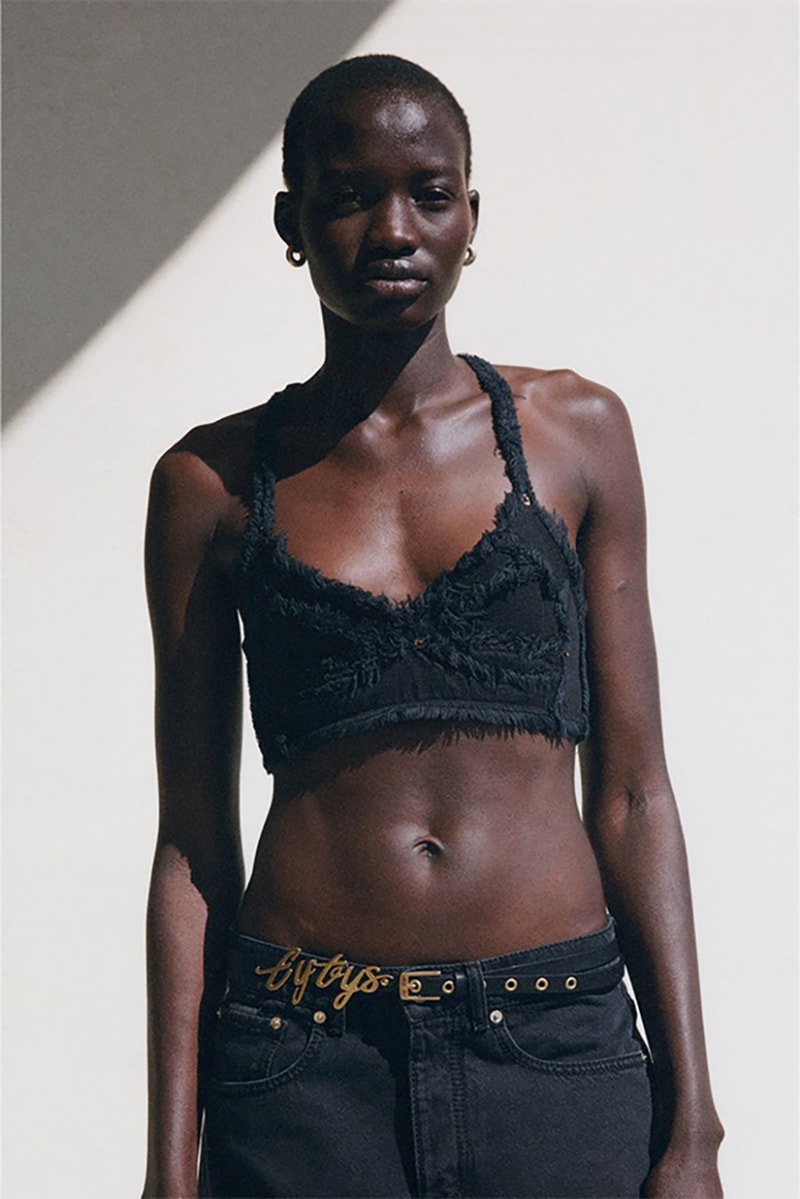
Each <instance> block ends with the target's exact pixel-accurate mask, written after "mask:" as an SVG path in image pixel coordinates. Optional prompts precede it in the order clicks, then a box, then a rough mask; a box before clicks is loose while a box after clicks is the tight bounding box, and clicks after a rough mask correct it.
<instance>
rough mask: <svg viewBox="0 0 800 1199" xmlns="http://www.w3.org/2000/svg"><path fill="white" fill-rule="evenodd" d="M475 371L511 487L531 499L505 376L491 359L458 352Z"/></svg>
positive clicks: (510, 392) (523, 452) (519, 435)
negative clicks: (483, 392) (490, 404)
mask: <svg viewBox="0 0 800 1199" xmlns="http://www.w3.org/2000/svg"><path fill="white" fill-rule="evenodd" d="M459 357H460V358H463V359H464V361H465V362H466V363H467V365H468V366H469V367H471V368H472V370H473V371H474V372H475V377H476V378H477V380H478V382H479V383H480V385H481V388H482V389H483V390H484V391H485V392H486V393H487V395H488V396H489V398H490V400H491V402H492V423H493V424H494V435H495V438H496V439H497V445H498V448H499V450H500V453H501V454H502V455H503V460H504V462H505V464H506V474H507V475H508V478H509V482H510V483H511V486H512V487H513V489H514V491H516V492H518V493H519V494H521V495H528V496H530V497H531V499H534V498H535V497H534V494H533V488H532V487H531V480H530V475H529V474H528V464H527V462H526V461H525V451H524V450H523V448H522V433H521V432H520V427H519V420H518V419H517V406H516V404H515V403H514V396H513V393H512V391H511V388H510V387H509V385H508V382H507V380H506V379H504V378H503V376H502V375H501V374H500V373H499V372H498V371H496V370H495V369H494V367H493V366H492V364H491V363H490V362H487V361H486V360H485V359H484V358H478V357H477V356H476V355H475V354H459Z"/></svg>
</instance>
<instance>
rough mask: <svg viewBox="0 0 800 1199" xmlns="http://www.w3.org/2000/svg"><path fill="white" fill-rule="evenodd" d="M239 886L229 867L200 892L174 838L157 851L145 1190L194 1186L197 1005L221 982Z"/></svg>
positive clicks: (189, 1190)
mask: <svg viewBox="0 0 800 1199" xmlns="http://www.w3.org/2000/svg"><path fill="white" fill-rule="evenodd" d="M239 890H240V880H239V877H238V872H236V871H235V872H234V877H233V878H229V879H228V884H227V886H224V887H221V888H216V889H211V890H209V889H208V888H204V890H203V892H201V890H200V887H199V886H198V885H197V880H196V879H195V878H194V877H193V872H192V869H191V867H190V865H189V863H188V862H187V860H186V858H185V857H183V855H181V854H180V853H179V851H178V850H177V849H176V848H175V847H174V846H171V845H166V846H161V847H159V848H158V849H157V851H156V856H155V861H154V865H153V874H152V880H151V887H150V901H149V905H148V916H147V957H148V1065H149V1069H148V1074H149V1112H148V1114H149V1121H148V1159H147V1176H146V1180H145V1187H144V1194H145V1195H146V1196H160V1197H162V1199H163V1197H165V1196H169V1199H177V1197H179V1196H180V1197H181V1199H184V1197H187V1199H188V1197H190V1196H194V1195H196V1194H197V1141H198V1133H199V1111H200V1101H199V1097H200V1078H201V1071H202V1054H201V1044H202V1041H203V1036H202V1030H203V1025H204V1023H205V1018H204V1009H205V1007H206V1006H207V1004H208V1002H209V1001H212V1002H213V1001H215V998H216V996H215V995H214V994H213V992H214V990H215V988H218V987H219V985H220V981H219V974H220V970H221V968H222V966H223V964H224V953H225V947H224V936H225V929H226V926H227V924H228V923H229V922H230V920H231V919H232V917H233V914H234V912H235V906H236V902H237V901H238V894H239ZM204 892H205V893H204Z"/></svg>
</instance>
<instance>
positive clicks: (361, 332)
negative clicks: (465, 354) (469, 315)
mask: <svg viewBox="0 0 800 1199" xmlns="http://www.w3.org/2000/svg"><path fill="white" fill-rule="evenodd" d="M322 311H323V323H324V326H325V361H324V363H323V365H322V368H321V370H320V371H319V373H318V375H317V382H318V383H319V385H320V386H321V388H322V389H323V390H325V391H327V392H328V394H336V395H339V396H341V397H343V398H344V397H346V403H347V406H348V408H350V411H351V412H352V413H353V415H355V416H360V417H361V418H363V417H365V416H367V415H368V414H369V413H370V412H373V411H374V410H375V409H376V408H377V407H378V406H380V407H381V408H383V409H384V410H387V411H388V410H389V409H396V410H397V411H398V412H399V411H401V410H402V411H409V410H414V409H415V408H418V407H420V406H421V405H422V404H423V403H424V402H425V400H426V398H428V397H430V396H431V395H432V394H436V393H439V394H441V392H442V391H443V390H445V389H447V388H448V387H450V386H452V385H453V384H454V383H455V381H456V379H457V377H458V375H459V365H458V362H457V360H456V359H455V357H454V356H453V351H452V350H451V348H450V342H449V339H448V336H447V329H446V326H445V317H444V313H443V312H442V313H439V315H438V316H437V317H436V318H435V319H434V320H433V321H431V322H430V323H429V324H427V325H424V326H422V327H421V328H419V329H413V330H410V331H409V332H407V333H387V332H384V331H381V330H374V329H364V328H361V327H359V326H356V325H350V324H348V323H347V322H346V321H343V320H342V319H341V318H340V317H337V316H335V315H334V314H333V313H331V312H329V311H328V310H327V309H324V308H323V310H322Z"/></svg>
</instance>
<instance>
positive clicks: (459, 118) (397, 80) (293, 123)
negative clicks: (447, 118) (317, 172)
mask: <svg viewBox="0 0 800 1199" xmlns="http://www.w3.org/2000/svg"><path fill="white" fill-rule="evenodd" d="M372 89H375V90H379V91H380V90H383V91H388V92H417V93H420V92H421V93H423V94H427V95H429V96H433V97H435V98H437V99H439V100H441V101H442V102H443V103H444V104H445V105H446V107H447V109H448V111H449V113H450V115H451V116H452V118H453V121H454V122H455V125H456V128H457V129H458V131H459V133H460V135H461V137H462V139H463V142H464V156H465V167H466V175H467V178H468V179H469V174H470V169H471V166H472V137H471V135H470V130H469V122H468V121H467V116H466V113H465V112H464V110H463V108H462V107H461V105H460V104H459V103H458V101H457V100H456V98H455V96H454V95H453V93H452V92H451V91H450V89H449V88H447V87H445V85H444V84H443V83H442V81H441V79H438V78H437V76H436V75H433V74H432V73H431V72H430V71H426V70H425V68H424V67H420V66H417V64H416V63H414V62H410V61H409V60H408V59H407V58H398V57H397V56H396V55H394V54H362V55H359V56H358V57H356V58H346V59H344V61H343V62H339V63H336V64H335V65H334V66H332V67H327V68H326V70H324V71H322V72H321V73H320V74H319V75H317V76H316V77H315V78H314V79H312V80H311V82H310V83H307V84H306V86H305V87H304V88H303V90H302V92H301V93H300V95H299V96H298V97H297V99H296V100H295V102H294V103H293V104H292V107H291V109H290V110H289V115H288V117H287V118H286V124H285V126H284V130H283V177H284V180H285V182H286V186H287V188H288V189H289V191H292V192H296V193H298V194H299V193H300V192H301V191H302V189H303V178H304V175H305V166H306V148H307V145H308V139H309V134H310V132H311V131H312V130H313V129H314V127H315V126H316V125H319V124H321V123H322V122H324V120H325V118H326V116H327V114H328V113H329V112H330V111H331V109H332V108H333V107H335V106H336V105H337V104H339V103H341V102H342V101H343V100H346V99H349V97H350V96H353V95H355V94H356V93H357V92H364V91H371V90H372Z"/></svg>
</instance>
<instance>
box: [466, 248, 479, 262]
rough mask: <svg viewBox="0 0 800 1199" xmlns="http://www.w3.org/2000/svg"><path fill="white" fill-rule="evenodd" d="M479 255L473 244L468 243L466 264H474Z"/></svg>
mask: <svg viewBox="0 0 800 1199" xmlns="http://www.w3.org/2000/svg"><path fill="white" fill-rule="evenodd" d="M477 257H478V255H477V254H476V253H475V251H474V250H473V248H472V245H471V244H470V245H468V246H467V253H466V256H465V258H464V266H472V264H473V262H474V261H475V259H476V258H477Z"/></svg>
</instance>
